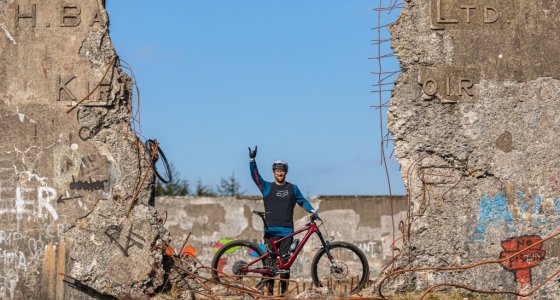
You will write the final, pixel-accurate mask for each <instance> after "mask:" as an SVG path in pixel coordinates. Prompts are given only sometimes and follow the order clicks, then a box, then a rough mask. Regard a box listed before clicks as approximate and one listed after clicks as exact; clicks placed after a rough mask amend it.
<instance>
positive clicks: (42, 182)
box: [0, 0, 167, 299]
mask: <svg viewBox="0 0 560 300" xmlns="http://www.w3.org/2000/svg"><path fill="white" fill-rule="evenodd" d="M108 22H109V19H108V16H107V12H106V10H105V7H104V1H85V0H81V1H73V2H71V3H69V2H66V1H59V0H46V1H33V0H0V61H1V62H0V115H1V116H2V118H1V119H0V130H1V131H0V132H1V133H0V136H1V137H2V138H1V140H0V248H1V251H0V255H1V256H2V259H0V278H1V279H2V280H0V298H2V299H39V298H48V299H88V298H89V297H90V296H91V294H94V295H102V296H107V297H109V296H123V295H132V296H138V295H145V294H149V293H151V292H153V291H154V290H155V289H156V288H157V286H153V282H152V278H151V277H150V276H151V274H152V273H154V270H157V269H158V268H160V267H161V260H162V255H161V251H159V252H158V250H157V249H154V246H155V245H156V244H158V243H159V242H161V240H162V239H165V238H166V235H167V232H166V230H165V229H164V228H163V226H162V225H161V219H160V218H159V215H158V213H157V211H156V210H155V209H154V208H153V207H151V206H149V205H148V203H149V202H150V197H151V192H152V189H153V187H152V186H151V185H150V184H145V185H144V186H142V187H141V188H140V189H139V190H138V196H137V197H136V198H137V205H136V206H134V208H133V210H132V211H131V213H130V214H129V215H128V216H127V212H128V209H129V207H130V204H131V202H132V200H133V197H134V194H135V193H136V190H137V189H138V188H139V187H138V186H139V182H140V177H141V176H142V175H144V174H145V172H149V173H148V175H147V176H148V179H147V181H146V182H147V183H150V182H151V180H150V179H151V178H152V176H153V174H152V173H151V172H150V171H149V167H148V163H147V160H146V159H145V153H144V147H143V146H142V144H141V143H140V142H139V141H138V139H137V137H136V135H135V134H134V132H132V130H131V126H130V118H131V113H132V111H131V110H132V93H131V86H132V82H131V80H130V78H129V77H128V76H127V75H126V74H125V73H124V72H123V70H122V69H121V68H120V62H119V59H118V57H117V54H116V53H115V50H114V48H113V46H112V44H111V40H110V37H109V31H108ZM81 100H84V102H83V103H81V104H80V105H79V106H78V102H79V101H81ZM73 108H74V109H73ZM64 278H69V279H71V280H72V281H73V282H79V283H80V284H79V285H74V286H73V287H72V286H71V285H68V284H66V283H64V281H63V279H64ZM80 287H82V288H80Z"/></svg>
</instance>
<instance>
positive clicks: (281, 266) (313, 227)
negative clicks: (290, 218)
mask: <svg viewBox="0 0 560 300" xmlns="http://www.w3.org/2000/svg"><path fill="white" fill-rule="evenodd" d="M306 230H307V233H306V234H305V236H304V237H303V238H302V239H301V241H300V243H299V245H298V247H297V248H296V250H295V251H294V252H293V253H292V254H291V255H290V258H289V259H288V261H287V262H285V263H284V262H283V261H282V255H280V254H279V253H278V247H277V244H278V243H280V242H282V241H283V240H285V239H287V238H289V237H291V236H294V235H296V234H299V233H302V232H304V231H306ZM314 233H316V234H317V236H319V240H321V243H322V244H323V246H324V247H326V246H327V243H326V242H325V239H324V238H323V235H322V234H321V231H319V227H318V226H317V224H315V222H310V223H309V224H307V225H305V227H303V228H302V229H299V230H298V231H296V232H294V233H292V234H290V235H288V236H285V237H283V238H281V239H279V240H274V238H272V237H271V238H270V241H271V244H272V249H269V251H268V252H266V253H265V254H264V255H262V256H260V257H259V258H257V259H255V260H254V261H251V262H249V263H247V265H246V266H245V267H242V268H240V271H241V272H246V273H258V274H262V275H272V269H270V268H251V266H252V265H254V264H256V263H257V262H259V261H263V260H265V259H266V258H268V257H269V256H270V255H272V254H275V255H276V266H277V267H278V270H289V269H290V267H291V266H292V264H293V263H294V261H295V260H296V257H297V256H298V254H299V253H300V251H301V249H303V246H304V245H305V243H307V240H309V238H310V237H311V235H312V234H314ZM270 251H272V252H270ZM327 255H328V256H329V258H330V253H328V252H327Z"/></svg>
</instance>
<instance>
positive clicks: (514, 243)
mask: <svg viewBox="0 0 560 300" xmlns="http://www.w3.org/2000/svg"><path fill="white" fill-rule="evenodd" d="M541 240H542V239H541V238H540V237H539V236H537V235H527V236H521V237H515V238H510V239H507V240H505V241H503V242H502V248H504V250H505V251H502V252H501V253H500V258H504V257H508V256H511V255H513V254H515V253H516V252H518V251H520V250H522V249H525V248H527V247H529V246H531V245H534V244H536V243H538V242H540V241H541ZM541 248H542V243H539V244H537V245H535V246H533V247H531V248H529V249H527V250H525V251H523V252H521V253H519V254H518V255H516V256H514V257H512V258H510V259H508V260H506V261H504V262H502V265H503V267H504V268H505V269H506V270H508V271H511V272H513V273H514V274H515V280H516V282H517V288H518V289H519V292H520V293H523V292H526V291H528V290H529V288H530V287H531V268H533V267H535V266H536V265H538V264H539V263H540V262H541V261H542V260H543V259H544V256H545V254H546V251H544V250H541Z"/></svg>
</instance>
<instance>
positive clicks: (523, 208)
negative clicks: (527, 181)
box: [517, 192, 529, 214]
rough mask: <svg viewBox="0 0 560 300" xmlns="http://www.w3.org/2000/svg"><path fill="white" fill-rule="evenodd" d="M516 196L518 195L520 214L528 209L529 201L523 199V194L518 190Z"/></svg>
mask: <svg viewBox="0 0 560 300" xmlns="http://www.w3.org/2000/svg"><path fill="white" fill-rule="evenodd" d="M517 196H518V197H519V210H520V211H521V213H522V214H525V213H526V212H527V211H528V210H529V203H528V202H527V201H525V194H524V193H523V192H519V193H518V194H517Z"/></svg>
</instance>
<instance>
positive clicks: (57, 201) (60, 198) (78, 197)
mask: <svg viewBox="0 0 560 300" xmlns="http://www.w3.org/2000/svg"><path fill="white" fill-rule="evenodd" d="M62 197H63V196H62V195H61V196H60V197H58V199H57V200H56V203H64V201H68V200H74V199H82V198H84V196H73V197H66V198H62Z"/></svg>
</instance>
